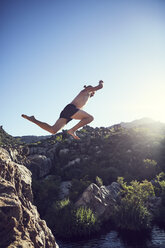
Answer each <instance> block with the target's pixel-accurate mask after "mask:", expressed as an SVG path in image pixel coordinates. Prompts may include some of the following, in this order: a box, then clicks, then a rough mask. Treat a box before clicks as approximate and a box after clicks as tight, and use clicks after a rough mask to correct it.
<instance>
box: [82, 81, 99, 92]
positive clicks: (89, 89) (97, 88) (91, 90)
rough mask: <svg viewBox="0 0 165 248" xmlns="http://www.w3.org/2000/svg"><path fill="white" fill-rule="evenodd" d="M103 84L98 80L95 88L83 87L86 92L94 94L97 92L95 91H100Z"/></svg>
mask: <svg viewBox="0 0 165 248" xmlns="http://www.w3.org/2000/svg"><path fill="white" fill-rule="evenodd" d="M103 83H104V82H103V81H102V80H100V81H99V84H98V86H95V87H93V86H88V87H86V86H85V89H86V90H87V91H88V92H94V91H97V90H100V89H102V88H103Z"/></svg>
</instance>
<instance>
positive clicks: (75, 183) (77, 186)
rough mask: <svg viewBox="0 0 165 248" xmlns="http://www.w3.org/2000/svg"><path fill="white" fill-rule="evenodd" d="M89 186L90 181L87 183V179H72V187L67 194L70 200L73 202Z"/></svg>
mask: <svg viewBox="0 0 165 248" xmlns="http://www.w3.org/2000/svg"><path fill="white" fill-rule="evenodd" d="M90 184H91V181H89V180H88V178H87V177H86V178H84V179H80V180H78V179H73V180H72V186H71V188H70V192H69V198H70V200H71V201H73V202H75V201H76V200H77V199H78V197H79V196H80V195H81V194H82V193H83V191H84V190H85V189H86V188H87V187H88V186H89V185H90Z"/></svg>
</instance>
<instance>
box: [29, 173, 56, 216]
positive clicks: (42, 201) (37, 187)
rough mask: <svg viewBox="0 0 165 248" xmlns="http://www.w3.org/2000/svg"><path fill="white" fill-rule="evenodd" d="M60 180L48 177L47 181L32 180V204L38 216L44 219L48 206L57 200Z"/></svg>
mask: <svg viewBox="0 0 165 248" xmlns="http://www.w3.org/2000/svg"><path fill="white" fill-rule="evenodd" d="M59 187H60V179H59V178H58V177H56V176H49V177H48V178H47V179H43V180H34V179H33V182H32V188H33V195H34V204H35V205H36V206H37V208H38V210H39V212H40V214H41V216H42V217H44V215H45V212H46V209H47V208H48V206H49V204H52V202H53V201H55V200H57V199H58V194H59Z"/></svg>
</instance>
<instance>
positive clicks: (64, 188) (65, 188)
mask: <svg viewBox="0 0 165 248" xmlns="http://www.w3.org/2000/svg"><path fill="white" fill-rule="evenodd" d="M71 186H72V183H71V181H64V182H62V183H61V185H60V192H59V199H60V200H62V199H64V198H66V197H67V196H68V195H69V190H70V188H71Z"/></svg>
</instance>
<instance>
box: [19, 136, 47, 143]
mask: <svg viewBox="0 0 165 248" xmlns="http://www.w3.org/2000/svg"><path fill="white" fill-rule="evenodd" d="M50 137H51V135H45V136H35V135H26V136H18V137H16V138H19V140H20V141H21V142H25V143H26V144H30V143H36V142H38V141H40V140H45V139H47V138H50Z"/></svg>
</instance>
